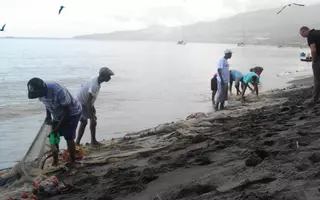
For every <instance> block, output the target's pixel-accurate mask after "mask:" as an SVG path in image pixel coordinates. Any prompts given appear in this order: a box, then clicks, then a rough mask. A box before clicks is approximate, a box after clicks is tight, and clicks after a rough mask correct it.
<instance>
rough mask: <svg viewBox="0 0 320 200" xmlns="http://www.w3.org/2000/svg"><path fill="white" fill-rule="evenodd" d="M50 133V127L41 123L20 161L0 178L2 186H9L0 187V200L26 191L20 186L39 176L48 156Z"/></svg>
mask: <svg viewBox="0 0 320 200" xmlns="http://www.w3.org/2000/svg"><path fill="white" fill-rule="evenodd" d="M50 132H51V126H49V125H46V124H45V123H43V124H42V126H41V128H40V130H39V131H38V134H37V135H36V137H35V139H34V140H33V142H32V144H31V146H30V147H29V149H28V151H27V153H26V155H25V156H24V157H23V158H22V160H21V161H20V162H19V163H18V164H16V165H15V166H14V167H13V168H12V169H11V170H10V171H8V172H7V173H5V174H2V175H1V176H0V182H2V183H3V185H8V184H9V185H10V186H9V187H8V188H1V187H0V199H4V198H7V197H9V196H12V195H15V194H17V193H20V192H22V191H26V188H24V187H21V186H22V185H21V184H24V183H26V182H31V181H34V180H35V179H37V177H39V176H41V174H42V167H43V165H44V162H45V160H46V158H47V155H49V154H50V142H49V138H48V135H49V134H50ZM16 186H20V187H16ZM19 188H20V189H19Z"/></svg>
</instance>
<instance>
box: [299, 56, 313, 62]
mask: <svg viewBox="0 0 320 200" xmlns="http://www.w3.org/2000/svg"><path fill="white" fill-rule="evenodd" d="M300 61H302V62H312V58H311V57H306V58H300Z"/></svg>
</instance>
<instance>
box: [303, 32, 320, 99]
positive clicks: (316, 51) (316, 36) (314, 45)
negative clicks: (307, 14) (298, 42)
mask: <svg viewBox="0 0 320 200" xmlns="http://www.w3.org/2000/svg"><path fill="white" fill-rule="evenodd" d="M300 35H301V36H302V37H304V38H307V40H308V45H309V47H310V50H311V56H312V71H313V78H314V96H313V101H314V103H317V102H318V100H319V96H320V62H319V60H320V30H314V29H312V30H310V29H309V28H308V27H306V26H303V27H301V28H300Z"/></svg>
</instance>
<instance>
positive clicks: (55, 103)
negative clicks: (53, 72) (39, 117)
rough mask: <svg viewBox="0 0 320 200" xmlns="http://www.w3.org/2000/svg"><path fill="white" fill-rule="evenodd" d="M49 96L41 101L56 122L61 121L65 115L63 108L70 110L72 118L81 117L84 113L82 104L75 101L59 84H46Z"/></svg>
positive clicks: (41, 98)
mask: <svg viewBox="0 0 320 200" xmlns="http://www.w3.org/2000/svg"><path fill="white" fill-rule="evenodd" d="M46 85H47V89H48V91H47V95H46V96H44V97H40V98H39V100H40V101H41V102H42V103H43V104H44V105H45V106H46V108H47V109H48V110H49V111H50V113H51V114H52V117H53V118H54V119H55V120H59V119H60V118H61V117H62V114H63V109H62V108H63V107H64V106H67V107H68V108H69V114H70V116H75V115H79V114H81V112H82V107H81V105H80V103H79V102H78V101H77V100H75V99H74V98H73V97H72V95H71V94H70V92H69V91H68V90H67V89H66V88H65V87H63V86H61V85H59V84H58V83H46Z"/></svg>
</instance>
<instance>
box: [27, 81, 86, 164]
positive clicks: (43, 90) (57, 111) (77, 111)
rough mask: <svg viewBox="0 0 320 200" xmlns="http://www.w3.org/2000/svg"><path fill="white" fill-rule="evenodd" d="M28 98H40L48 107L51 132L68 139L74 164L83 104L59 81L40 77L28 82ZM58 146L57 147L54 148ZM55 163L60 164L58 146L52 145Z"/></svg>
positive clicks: (47, 121) (48, 122)
mask: <svg viewBox="0 0 320 200" xmlns="http://www.w3.org/2000/svg"><path fill="white" fill-rule="evenodd" d="M27 86H28V98H29V99H36V98H39V100H40V102H42V103H43V104H44V105H45V107H46V112H47V115H46V119H45V122H46V123H47V124H50V125H52V131H51V134H56V133H59V135H60V136H63V137H64V138H65V140H66V141H67V146H68V151H69V155H70V162H71V164H72V165H73V164H74V163H75V161H76V145H75V142H74V139H75V137H76V129H77V126H78V122H79V120H80V116H81V113H82V107H81V104H80V103H79V102H78V101H77V100H76V99H74V98H73V97H72V95H71V94H70V92H69V91H68V90H67V89H66V88H65V87H63V86H61V85H59V84H58V83H54V82H53V83H48V82H44V81H43V80H42V79H40V78H32V79H30V80H29V82H28V84H27ZM54 147H57V148H54ZM51 148H52V155H53V163H52V165H54V166H56V165H58V162H59V160H58V153H59V148H58V146H55V145H51Z"/></svg>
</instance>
